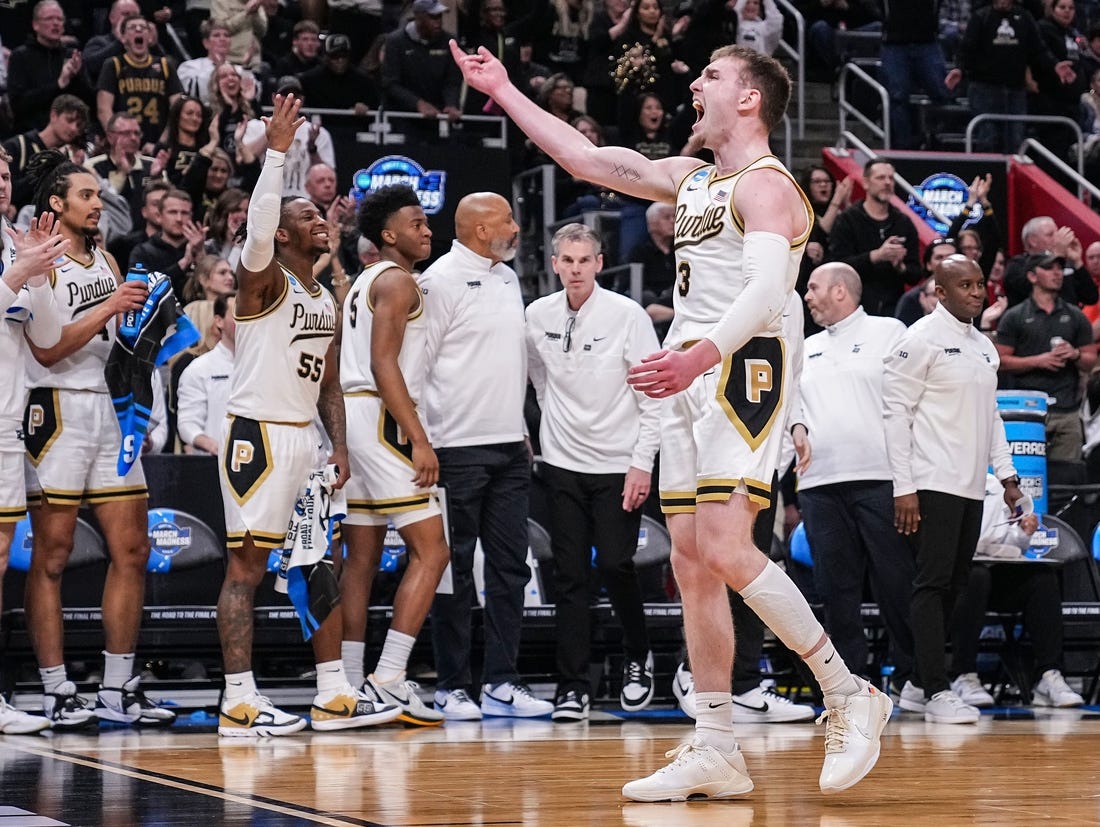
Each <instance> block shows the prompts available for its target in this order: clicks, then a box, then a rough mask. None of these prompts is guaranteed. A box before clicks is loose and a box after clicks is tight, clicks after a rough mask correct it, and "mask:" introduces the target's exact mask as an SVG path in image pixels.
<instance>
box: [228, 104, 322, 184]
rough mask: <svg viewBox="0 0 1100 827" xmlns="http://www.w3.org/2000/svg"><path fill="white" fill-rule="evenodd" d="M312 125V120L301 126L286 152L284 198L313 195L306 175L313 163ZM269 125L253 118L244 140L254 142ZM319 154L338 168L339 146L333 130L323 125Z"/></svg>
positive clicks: (319, 138)
mask: <svg viewBox="0 0 1100 827" xmlns="http://www.w3.org/2000/svg"><path fill="white" fill-rule="evenodd" d="M312 126H313V125H312V124H311V123H309V122H308V121H307V122H306V123H304V124H302V125H301V126H299V127H298V131H297V132H295V133H294V141H293V142H292V143H291V144H290V147H289V148H288V149H287V151H286V160H284V161H283V197H284V198H289V197H291V196H295V197H300V198H309V194H308V193H307V192H306V176H307V174H308V173H309V168H310V167H311V166H313V160H312V156H311V155H310V153H309V133H310V130H311V129H312ZM266 129H267V127H265V126H264V122H263V121H261V120H258V119H256V120H251V121H249V122H248V125H247V126H246V127H245V132H244V137H243V138H242V140H243V141H244V142H245V143H246V144H253V143H255V142H256V141H257V140H259V139H260V138H263V137H264V135H265V131H266ZM317 157H318V158H319V159H320V161H321V163H323V164H328V165H329V166H330V167H332V168H333V169H336V149H335V147H334V146H333V143H332V135H331V133H330V132H329V131H328V130H327V129H325V128H324V127H323V126H322V127H321V131H320V132H319V133H318V134H317Z"/></svg>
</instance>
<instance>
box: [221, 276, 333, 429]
mask: <svg viewBox="0 0 1100 827" xmlns="http://www.w3.org/2000/svg"><path fill="white" fill-rule="evenodd" d="M282 270H283V277H284V282H283V294H282V295H281V296H280V297H279V298H278V300H277V301H276V302H275V303H274V304H273V305H271V307H269V308H267V309H266V310H264V311H263V312H261V313H257V314H256V315H254V316H237V317H236V318H237V334H236V350H237V353H236V360H235V362H234V366H233V382H232V386H231V388H230V391H229V405H228V406H227V410H228V412H229V413H231V414H233V415H235V416H243V417H247V418H249V419H256V420H261V421H263V422H288V423H306V422H311V421H312V420H313V418H314V416H316V415H317V399H318V397H319V396H320V395H321V377H322V376H323V375H324V372H325V358H326V356H327V355H328V348H329V344H330V343H331V342H332V338H333V336H334V335H335V333H336V302H335V301H334V300H333V298H332V294H331V293H329V292H328V291H327V290H326V289H325V288H324V287H322V286H321V285H320V284H314V285H313V290H312V291H310V290H309V289H307V288H306V287H305V286H304V285H303V284H302V283H301V282H300V281H298V279H297V278H296V277H295V276H294V274H293V273H291V272H290V271H289V270H287V269H286V268H285V267H283V268H282Z"/></svg>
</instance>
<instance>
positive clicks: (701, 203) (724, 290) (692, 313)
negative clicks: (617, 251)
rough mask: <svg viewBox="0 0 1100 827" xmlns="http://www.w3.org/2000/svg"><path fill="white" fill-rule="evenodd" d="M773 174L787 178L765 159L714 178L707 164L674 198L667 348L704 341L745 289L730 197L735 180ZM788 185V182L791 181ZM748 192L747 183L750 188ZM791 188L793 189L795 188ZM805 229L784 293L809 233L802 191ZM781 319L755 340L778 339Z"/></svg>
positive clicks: (740, 229)
mask: <svg viewBox="0 0 1100 827" xmlns="http://www.w3.org/2000/svg"><path fill="white" fill-rule="evenodd" d="M764 168H768V169H775V170H778V171H779V172H781V173H783V174H784V175H786V176H787V177H788V178H791V174H790V173H789V172H788V171H787V170H786V168H785V167H784V166H783V164H781V163H780V162H779V159H777V158H776V157H775V156H772V155H766V156H764V157H763V158H759V159H757V160H756V161H753V162H752V163H751V164H749V165H748V166H746V167H744V168H743V169H740V170H738V171H737V172H735V173H733V174H732V175H716V174H715V168H714V166H713V165H711V164H707V165H704V166H701V167H699V168H698V169H697V170H696V171H695V172H692V173H690V174H689V175H688V176H687V177H686V178H684V180H683V181H681V182H680V186H679V188H678V190H677V192H676V234H675V238H674V242H673V246H674V247H675V250H676V289H675V290H673V293H672V307H673V310H674V311H675V315H674V316H673V319H672V326H671V327H670V328H669V331H668V335H667V336H666V337H665V346H666V347H668V348H676V347H680V346H681V345H682V344H683V343H684V342H687V341H692V340H696V339H702V338H704V337H706V335H707V333H708V332H709V331H710V328H711V327H713V325H714V324H715V323H716V322H717V321H718V320H719V319H721V318H722V315H723V314H724V313H725V312H726V310H727V309H728V308H729V306H730V305H731V304H733V302H734V300H735V299H736V298H737V297H738V296H739V295H740V294H741V291H742V290H743V289H744V288H745V273H744V268H743V267H742V259H743V249H744V244H745V224H744V221H743V220H742V219H741V216H740V214H738V213H737V211H736V210H735V209H734V207H733V191H734V188H735V187H736V186H737V184H738V182H739V181H740V179H741V177H742V176H743V175H744V174H745V173H747V172H750V171H752V170H757V169H764ZM791 180H792V181H793V180H794V179H793V178H791ZM750 186H751V183H750ZM796 187H797V184H796ZM798 192H799V194H801V195H802V200H803V202H804V204H805V207H806V229H805V231H804V232H803V233H802V234H801V235H800V236H798V237H797V238H796V239H794V240H793V241H792V242H791V252H790V257H789V259H788V263H787V269H786V272H784V273H781V274H777V275H778V276H779V277H781V278H783V280H784V285H785V292H790V291H791V290H793V289H794V283H795V280H796V279H797V277H798V268H799V264H800V262H801V261H802V253H803V250H804V249H805V247H806V242H807V240H808V239H809V237H810V229H811V228H812V227H813V209H812V207H811V206H810V202H809V200H807V198H806V196H805V194H804V193H802V190H801V189H799V190H798ZM780 317H781V313H778V312H777V313H776V314H775V317H774V318H773V319H771V321H770V322H769V324H768V327H767V328H766V329H765V330H762V331H760V332H759V333H758V334H756V335H758V336H778V335H780V330H781V327H782V324H781V318H780Z"/></svg>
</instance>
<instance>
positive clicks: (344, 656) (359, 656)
mask: <svg viewBox="0 0 1100 827" xmlns="http://www.w3.org/2000/svg"><path fill="white" fill-rule="evenodd" d="M366 648H367V644H365V643H364V642H363V641H361V640H345V641H343V642H341V643H340V659H341V660H342V661H343V662H344V673H345V674H346V675H347V676H348V683H350V684H351V685H352V686H354V687H355V688H356V689H358V688H359V687H360V686H362V685H363V652H364V651H366Z"/></svg>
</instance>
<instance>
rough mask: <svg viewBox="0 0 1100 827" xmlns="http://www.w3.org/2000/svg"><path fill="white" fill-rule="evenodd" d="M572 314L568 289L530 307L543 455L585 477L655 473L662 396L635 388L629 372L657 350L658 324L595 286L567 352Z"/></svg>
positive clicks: (530, 364) (530, 354)
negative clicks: (655, 328)
mask: <svg viewBox="0 0 1100 827" xmlns="http://www.w3.org/2000/svg"><path fill="white" fill-rule="evenodd" d="M572 315H574V314H572V313H571V312H570V310H569V300H568V298H567V297H566V294H565V291H564V290H561V291H559V292H557V293H554V294H552V295H550V296H544V297H543V298H541V299H538V300H537V301H535V302H532V303H531V304H530V305H528V307H527V372H528V374H529V376H530V377H531V383H532V384H533V385H534V386H535V393H536V394H537V395H538V400H539V406H540V407H541V408H542V423H541V426H540V428H539V444H540V449H541V452H542V458H543V459H544V460H546V462H548V463H549V464H551V465H553V466H555V467H558V468H564V469H566V470H569V471H578V472H581V473H585V474H622V473H625V472H626V470H627V469H628V468H630V467H634V468H638V469H640V470H642V471H651V470H652V468H653V457H654V456H655V455H656V453H657V448H658V446H659V444H660V440H661V432H660V418H661V406H662V403H663V400H660V399H650V398H649V397H648V396H646V395H645V394H644V393H640V392H638V391H635V390H634V389H633V388H631V387H630V386H629V385H628V384H627V383H626V374H627V371H628V370H629V369H630V368H631V367H632V366H634V365H637V364H640V363H641V361H642V357H644V356H649V355H650V354H651V353H655V352H656V351H657V349H658V347H659V346H658V344H657V334H656V333H654V332H653V322H652V321H650V318H649V316H648V315H646V312H645V310H643V309H642V307H641V306H640V305H639V304H638V303H637V302H635V301H633V300H631V299H628V298H626V297H625V296H620V295H619V294H617V293H612V292H609V291H607V290H604V289H603V288H601V287H600V286H599V285H596V287H595V289H594V290H593V291H592V295H591V296H589V297H588V299H587V301H585V303H584V304H583V305H581V308H580V310H578V311H577V312H576V314H575V316H576V321H575V322H574V323H573V327H572V330H571V331H570V333H569V342H570V347H569V350H568V351H565V350H564V341H565V339H564V336H565V333H564V331H565V330H566V329H567V325H568V322H569V319H570V318H571V316H572Z"/></svg>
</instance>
